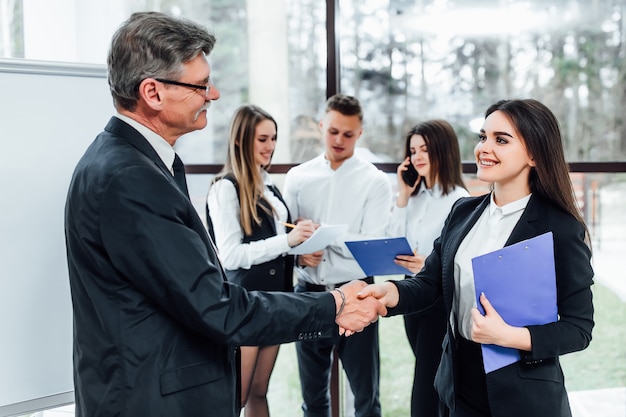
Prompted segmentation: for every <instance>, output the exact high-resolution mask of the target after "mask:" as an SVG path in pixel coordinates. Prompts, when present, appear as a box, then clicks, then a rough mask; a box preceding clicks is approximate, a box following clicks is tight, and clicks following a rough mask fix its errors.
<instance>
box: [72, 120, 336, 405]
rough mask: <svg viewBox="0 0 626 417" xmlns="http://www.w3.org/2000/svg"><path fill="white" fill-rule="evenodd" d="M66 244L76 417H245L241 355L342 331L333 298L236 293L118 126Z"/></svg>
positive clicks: (147, 160) (167, 177)
mask: <svg viewBox="0 0 626 417" xmlns="http://www.w3.org/2000/svg"><path fill="white" fill-rule="evenodd" d="M65 233H66V244H67V258H68V264H69V275H70V288H71V292H72V303H73V307H74V385H75V396H76V415H77V416H78V417H81V416H87V417H97V416H107V417H112V416H127V417H138V416H164V417H200V416H219V417H231V416H233V417H234V416H238V415H239V413H238V410H239V406H238V404H239V398H236V392H237V389H236V361H235V358H234V353H235V347H236V346H240V345H255V346H258V345H273V344H278V343H284V342H290V341H294V340H305V339H314V338H318V337H329V336H330V335H331V334H332V332H335V331H337V328H336V326H335V324H334V318H335V317H334V316H335V314H334V313H335V302H334V299H333V297H332V296H330V295H329V294H327V293H320V294H306V295H294V294H287V293H280V294H279V293H258V292H246V291H245V290H244V289H243V288H241V287H239V286H237V285H234V284H231V283H229V282H226V280H225V275H224V271H223V269H222V267H221V265H220V263H219V260H218V258H217V255H216V253H215V251H214V247H213V245H212V243H211V242H210V240H209V237H208V235H207V232H206V230H205V228H204V225H203V224H202V222H201V220H200V218H199V217H198V215H197V213H196V210H195V208H194V207H193V206H192V204H191V202H190V201H189V199H188V197H187V196H186V195H185V194H184V193H183V192H181V190H180V189H179V188H178V187H177V185H176V183H175V181H174V178H173V176H172V174H171V173H170V171H169V169H168V168H167V167H166V166H165V165H164V164H163V162H162V161H161V159H160V158H159V156H158V155H157V154H156V152H155V151H154V149H153V148H152V147H151V146H150V144H149V143H148V142H147V141H146V140H145V139H144V137H143V136H142V135H140V134H139V132H137V131H136V130H135V129H134V128H132V127H131V126H129V125H128V124H127V123H125V122H123V121H121V120H119V119H118V118H116V117H113V118H112V119H111V120H110V122H109V123H108V125H107V126H106V128H105V130H104V132H102V133H101V134H100V135H99V136H98V137H97V138H96V139H95V141H94V142H93V143H92V144H91V145H90V147H89V148H88V149H87V151H86V153H85V155H84V156H83V157H82V159H81V160H80V162H79V163H78V165H77V167H76V170H75V172H74V175H73V178H72V181H71V185H70V188H69V193H68V197H67V203H66V213H65Z"/></svg>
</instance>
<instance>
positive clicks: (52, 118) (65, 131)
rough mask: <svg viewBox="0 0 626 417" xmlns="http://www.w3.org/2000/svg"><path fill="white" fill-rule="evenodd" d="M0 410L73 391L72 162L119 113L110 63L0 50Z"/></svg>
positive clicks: (59, 399) (18, 409) (20, 408)
mask: <svg viewBox="0 0 626 417" xmlns="http://www.w3.org/2000/svg"><path fill="white" fill-rule="evenodd" d="M0 91H1V93H0V96H1V100H0V149H2V154H1V155H2V163H0V195H1V196H2V215H1V216H0V265H1V266H2V267H1V269H0V274H1V277H0V340H1V342H0V416H6V415H15V414H18V413H22V414H25V413H26V412H27V411H30V410H35V409H40V408H46V407H49V406H53V405H59V404H64V403H68V402H71V401H73V393H72V391H73V381H72V306H71V300H70V292H69V283H68V278H67V264H66V257H65V240H64V232H63V216H64V214H63V212H64V206H65V197H66V194H67V187H68V184H69V180H70V178H71V174H72V172H73V169H74V166H75V164H76V162H77V161H78V159H79V158H80V156H81V155H82V154H83V152H84V150H85V149H86V147H87V146H88V145H89V143H91V141H92V140H93V139H94V137H95V136H96V135H97V134H98V133H99V132H100V131H101V130H102V128H103V127H104V125H105V124H106V122H107V121H108V119H109V118H110V117H111V115H112V114H113V111H114V109H113V105H112V101H111V96H110V93H109V89H108V85H107V82H106V78H105V68H104V67H103V66H78V65H60V64H51V63H37V62H32V61H30V62H29V61H24V60H0Z"/></svg>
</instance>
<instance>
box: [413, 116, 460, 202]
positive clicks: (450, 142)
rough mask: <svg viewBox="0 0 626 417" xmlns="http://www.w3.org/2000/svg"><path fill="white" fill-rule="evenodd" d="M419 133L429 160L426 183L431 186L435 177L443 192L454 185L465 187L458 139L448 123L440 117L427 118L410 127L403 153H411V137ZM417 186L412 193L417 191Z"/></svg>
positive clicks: (447, 191)
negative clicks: (428, 172)
mask: <svg viewBox="0 0 626 417" xmlns="http://www.w3.org/2000/svg"><path fill="white" fill-rule="evenodd" d="M413 135H420V136H422V137H423V138H424V142H425V143H426V147H427V148H428V159H429V161H430V178H426V179H425V180H426V182H427V184H428V185H429V186H430V187H432V186H433V185H434V184H433V181H434V179H435V178H437V181H438V182H439V186H440V187H441V191H442V192H443V194H444V195H445V194H448V193H450V192H452V190H454V187H455V186H459V187H463V188H465V184H464V183H463V175H462V172H463V170H462V166H461V151H460V150H459V139H458V138H457V136H456V132H455V131H454V129H453V128H452V126H451V125H450V123H448V122H446V121H445V120H441V119H434V120H427V121H425V122H422V123H419V124H417V125H415V126H413V127H412V128H411V130H410V131H409V133H407V135H406V142H405V155H406V156H410V155H411V149H410V148H411V137H412V136H413ZM418 189H419V187H417V188H416V189H415V191H414V192H413V194H416V193H417V192H418Z"/></svg>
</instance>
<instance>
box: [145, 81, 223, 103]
mask: <svg viewBox="0 0 626 417" xmlns="http://www.w3.org/2000/svg"><path fill="white" fill-rule="evenodd" d="M155 80H157V81H158V82H161V83H163V84H171V85H178V86H180V87H187V88H193V89H194V90H204V97H205V98H209V91H211V84H212V83H211V79H210V78H209V81H208V82H207V84H206V85H197V84H187V83H181V82H180V81H173V80H166V79H163V78H155Z"/></svg>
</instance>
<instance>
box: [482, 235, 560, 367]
mask: <svg viewBox="0 0 626 417" xmlns="http://www.w3.org/2000/svg"><path fill="white" fill-rule="evenodd" d="M472 268H473V270H474V284H475V287H476V304H477V306H478V310H479V311H480V312H481V314H485V311H484V309H483V307H482V305H481V304H480V294H481V293H483V292H484V293H485V295H486V296H487V299H488V300H489V302H490V303H491V304H492V305H493V307H494V308H495V309H496V311H497V312H498V314H500V316H501V317H502V319H503V320H504V321H505V322H507V323H508V324H510V325H511V326H516V327H522V326H530V325H537V324H547V323H552V322H555V321H557V319H558V318H557V314H558V313H557V303H556V272H555V267H554V240H553V236H552V232H548V233H544V234H542V235H539V236H536V237H534V238H532V239H528V240H524V241H521V242H518V243H516V244H513V245H510V246H506V247H504V248H502V249H499V250H497V251H494V252H490V253H487V254H485V255H482V256H477V257H476V258H473V259H472ZM482 352H483V361H484V366H485V372H486V373H489V372H492V371H495V370H497V369H500V368H502V367H504V366H507V365H509V364H512V363H514V362H517V361H519V360H520V355H519V352H518V350H517V349H512V348H505V347H502V346H496V345H482Z"/></svg>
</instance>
